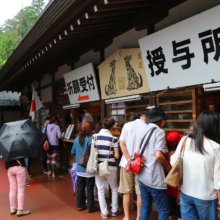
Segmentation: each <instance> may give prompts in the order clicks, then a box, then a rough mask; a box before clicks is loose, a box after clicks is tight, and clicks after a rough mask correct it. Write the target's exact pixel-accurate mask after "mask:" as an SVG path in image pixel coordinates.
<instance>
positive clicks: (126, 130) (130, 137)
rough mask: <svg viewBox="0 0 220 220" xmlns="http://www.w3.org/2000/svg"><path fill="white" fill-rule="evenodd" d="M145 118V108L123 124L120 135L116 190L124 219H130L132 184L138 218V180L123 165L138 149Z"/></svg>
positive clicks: (139, 200)
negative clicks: (119, 194) (120, 153)
mask: <svg viewBox="0 0 220 220" xmlns="http://www.w3.org/2000/svg"><path fill="white" fill-rule="evenodd" d="M147 119H148V115H147V110H145V111H143V112H142V114H141V116H140V119H136V120H135V121H132V122H128V123H126V124H125V125H124V127H123V129H122V132H121V136H120V147H121V151H122V153H123V156H122V158H121V162H120V165H119V166H120V167H121V170H120V183H119V189H118V192H119V193H122V194H123V208H124V214H125V217H124V220H130V213H129V212H130V206H131V193H133V188H134V186H135V192H136V194H137V220H139V219H140V210H141V196H140V188H139V185H138V181H137V179H136V176H135V175H134V174H131V173H127V172H126V169H125V167H126V165H127V163H128V159H129V158H130V156H132V155H134V153H136V152H137V151H138V148H139V143H140V140H141V139H142V138H143V136H144V135H145V133H146V132H145V131H146V129H147V124H146V123H145V122H146V121H147Z"/></svg>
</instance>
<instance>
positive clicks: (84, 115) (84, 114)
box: [78, 109, 94, 127]
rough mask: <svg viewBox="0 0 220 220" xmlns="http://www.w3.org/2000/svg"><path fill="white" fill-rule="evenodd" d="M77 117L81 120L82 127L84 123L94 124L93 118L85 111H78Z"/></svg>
mask: <svg viewBox="0 0 220 220" xmlns="http://www.w3.org/2000/svg"><path fill="white" fill-rule="evenodd" d="M78 115H79V116H80V117H81V118H82V127H83V125H84V123H85V122H86V121H91V122H93V123H94V119H93V117H92V116H91V115H90V114H89V113H88V112H86V111H85V110H82V109H80V110H79V111H78Z"/></svg>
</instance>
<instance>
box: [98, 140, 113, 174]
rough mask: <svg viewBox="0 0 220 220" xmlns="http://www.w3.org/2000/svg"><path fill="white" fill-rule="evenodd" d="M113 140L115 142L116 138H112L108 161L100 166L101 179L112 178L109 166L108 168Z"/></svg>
mask: <svg viewBox="0 0 220 220" xmlns="http://www.w3.org/2000/svg"><path fill="white" fill-rule="evenodd" d="M113 140H114V137H113V138H112V143H111V147H110V150H109V152H108V158H107V160H106V161H104V162H102V163H100V164H99V177H105V176H110V171H109V166H108V159H109V155H110V152H111V149H112V144H113Z"/></svg>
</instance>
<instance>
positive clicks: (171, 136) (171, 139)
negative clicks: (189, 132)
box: [166, 131, 184, 145]
mask: <svg viewBox="0 0 220 220" xmlns="http://www.w3.org/2000/svg"><path fill="white" fill-rule="evenodd" d="M182 137H184V135H182V134H179V133H178V132H176V131H171V132H169V133H168V134H167V135H166V141H167V142H168V145H176V144H179V142H180V140H181V138H182Z"/></svg>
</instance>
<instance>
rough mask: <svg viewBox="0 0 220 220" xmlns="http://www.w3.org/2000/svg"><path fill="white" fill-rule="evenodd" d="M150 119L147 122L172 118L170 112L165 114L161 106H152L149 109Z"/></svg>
mask: <svg viewBox="0 0 220 220" xmlns="http://www.w3.org/2000/svg"><path fill="white" fill-rule="evenodd" d="M148 116H149V119H148V120H147V121H146V123H147V124H149V123H152V122H156V121H159V120H165V121H166V120H168V119H169V118H170V115H169V114H165V113H164V111H163V110H162V109H160V108H152V109H149V110H148Z"/></svg>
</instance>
